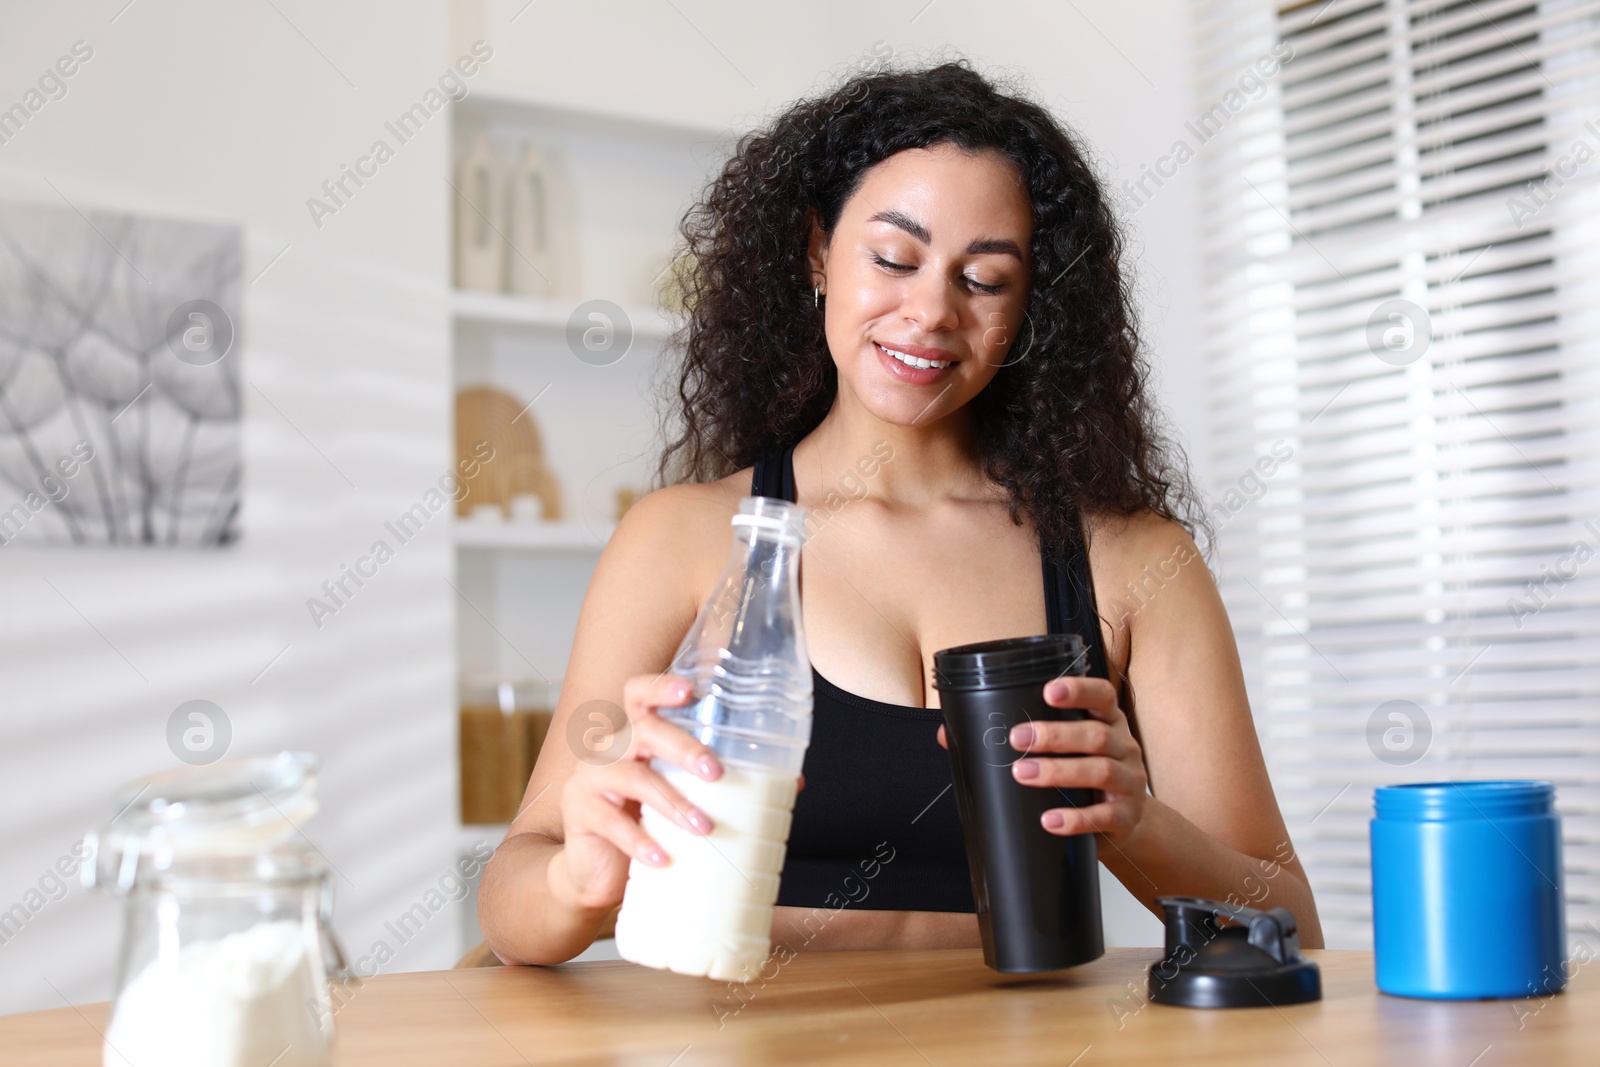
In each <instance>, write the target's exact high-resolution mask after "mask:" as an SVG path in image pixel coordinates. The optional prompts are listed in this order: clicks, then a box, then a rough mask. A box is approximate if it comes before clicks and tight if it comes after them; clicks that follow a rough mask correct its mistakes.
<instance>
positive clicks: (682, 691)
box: [672, 682, 692, 700]
mask: <svg viewBox="0 0 1600 1067" xmlns="http://www.w3.org/2000/svg"><path fill="white" fill-rule="evenodd" d="M690 692H692V690H691V689H690V688H689V683H688V682H679V683H678V684H677V685H675V686H673V687H672V695H673V696H675V697H677V698H678V699H679V700H683V699H684V698H685V697H687V696H688V695H689V694H690Z"/></svg>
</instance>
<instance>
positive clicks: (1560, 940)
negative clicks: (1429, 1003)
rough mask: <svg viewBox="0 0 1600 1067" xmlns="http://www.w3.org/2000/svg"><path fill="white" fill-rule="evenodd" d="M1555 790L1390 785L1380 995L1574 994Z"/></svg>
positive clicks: (1378, 871) (1379, 898) (1378, 922)
mask: <svg viewBox="0 0 1600 1067" xmlns="http://www.w3.org/2000/svg"><path fill="white" fill-rule="evenodd" d="M1554 801H1555V786H1554V785H1552V784H1551V783H1549V782H1430V783H1422V784H1418V785H1396V786H1383V787H1381V788H1379V789H1378V790H1377V791H1376V794H1375V796H1374V806H1375V807H1376V810H1377V817H1376V818H1374V819H1373V820H1372V827H1371V833H1372V926H1373V948H1374V950H1375V955H1376V962H1377V978H1378V988H1379V989H1381V990H1383V991H1384V992H1385V993H1393V994H1395V995H1397V996H1405V997H1429V998H1434V999H1442V1000H1470V999H1476V998H1481V997H1527V996H1545V995H1548V994H1550V993H1554V992H1556V991H1557V990H1559V989H1561V988H1562V987H1563V986H1564V985H1565V984H1566V968H1565V959H1566V951H1565V942H1566V921H1565V912H1564V905H1563V902H1562V882H1561V820H1560V817H1559V816H1558V815H1556V813H1555V809H1554Z"/></svg>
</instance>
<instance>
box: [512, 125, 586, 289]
mask: <svg viewBox="0 0 1600 1067" xmlns="http://www.w3.org/2000/svg"><path fill="white" fill-rule="evenodd" d="M561 190H562V187H561V183H560V180H559V176H558V175H557V174H556V173H555V170H554V168H553V167H552V166H551V164H550V161H549V160H548V159H547V158H546V156H545V154H544V152H543V151H541V150H540V148H539V143H538V142H537V141H534V140H531V139H530V140H527V141H524V142H523V145H522V152H521V154H520V155H519V156H518V157H517V162H516V164H515V165H514V166H513V167H512V168H511V170H510V171H509V172H508V177H507V180H506V236H507V238H508V240H509V245H508V247H507V248H506V257H505V289H506V292H508V293H515V294H517V295H519V296H536V297H550V296H555V295H557V294H558V293H560V292H562V289H563V284H562V273H563V271H562V264H561V257H560V253H559V251H558V245H557V241H556V228H557V226H558V220H559V219H561V218H562V217H563V216H565V217H570V216H571V212H570V211H568V212H562V211H559V210H558V202H559V201H560V200H562V199H564V198H563V197H562V196H561Z"/></svg>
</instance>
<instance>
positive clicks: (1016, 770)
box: [1011, 759, 1039, 778]
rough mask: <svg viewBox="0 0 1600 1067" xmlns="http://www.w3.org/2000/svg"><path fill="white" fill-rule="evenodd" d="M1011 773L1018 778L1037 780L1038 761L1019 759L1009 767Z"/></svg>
mask: <svg viewBox="0 0 1600 1067" xmlns="http://www.w3.org/2000/svg"><path fill="white" fill-rule="evenodd" d="M1011 773H1012V774H1014V775H1016V776H1017V777H1018V778H1037V777H1039V761H1038V760H1034V759H1019V760H1017V762H1015V763H1013V764H1012V765H1011Z"/></svg>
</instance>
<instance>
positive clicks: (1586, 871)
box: [1174, 0, 1600, 948]
mask: <svg viewBox="0 0 1600 1067" xmlns="http://www.w3.org/2000/svg"><path fill="white" fill-rule="evenodd" d="M1196 26H1197V34H1198V37H1197V41H1196V45H1197V48H1198V50H1199V54H1198V67H1199V79H1200V81H1199V86H1198V89H1199V93H1200V98H1199V105H1198V109H1197V110H1198V116H1197V118H1196V120H1195V122H1193V123H1190V124H1188V126H1187V127H1186V132H1187V133H1189V134H1190V136H1188V137H1187V138H1186V140H1187V141H1188V142H1189V144H1191V145H1193V144H1194V142H1195V141H1196V140H1200V141H1201V143H1200V144H1198V145H1196V146H1194V149H1193V152H1194V155H1195V157H1196V163H1195V165H1196V167H1197V173H1198V176H1199V182H1200V189H1201V193H1200V196H1201V205H1202V207H1201V210H1202V229H1203V238H1202V241H1203V256H1204V272H1205V279H1206V281H1205V284H1206V290H1207V291H1206V297H1207V299H1206V308H1207V311H1206V321H1205V326H1206V339H1205V352H1206V360H1207V369H1208V374H1209V384H1208V401H1209V404H1210V410H1211V417H1212V425H1213V427H1214V428H1215V429H1214V432H1213V435H1212V449H1211V454H1210V457H1209V458H1210V464H1211V468H1210V469H1211V471H1212V473H1213V475H1214V478H1215V486H1214V488H1215V491H1214V493H1213V507H1212V520H1213V523H1214V524H1215V525H1216V527H1217V531H1218V532H1217V545H1216V552H1215V555H1214V565H1215V567H1216V570H1217V576H1218V582H1219V585H1220V586H1221V589H1222V593H1223V597H1224V600H1225V602H1226V603H1227V606H1228V610H1229V613H1230V615H1231V617H1232V620H1233V625H1234V628H1235V631H1236V636H1237V639H1238V642H1239V649H1240V653H1241V656H1242V658H1243V661H1244V666H1245V672H1246V679H1247V684H1248V687H1249V691H1250V698H1251V705H1252V707H1253V709H1254V713H1255V716H1256V721H1257V726H1258V730H1259V732H1260V734H1261V737H1262V742H1263V746H1264V748H1265V751H1266V754H1267V760H1268V766H1269V768H1270V770H1271V773H1272V777H1273V781H1274V784H1275V786H1276V789H1277V793H1278V799H1279V802H1280V804H1281V805H1282V806H1283V809H1284V815H1285V817H1286V819H1287V820H1288V822H1289V829H1290V832H1291V834H1292V835H1293V837H1294V841H1295V844H1296V847H1297V849H1298V851H1299V853H1300V855H1301V856H1302V858H1303V860H1304V862H1305V864H1306V867H1307V870H1308V873H1309V875H1310V877H1311V881H1312V885H1313V888H1314V889H1315V891H1316V895H1317V900H1318V905H1319V909H1320V912H1321V916H1322V921H1323V925H1324V927H1325V929H1326V932H1327V934H1328V938H1329V944H1330V945H1331V946H1334V947H1347V948H1358V947H1368V946H1370V945H1371V902H1370V895H1369V893H1370V879H1369V873H1368V846H1367V821H1368V819H1369V818H1370V817H1371V799H1372V790H1373V787H1374V786H1376V785H1380V784H1389V783H1396V782H1408V781H1431V780H1443V779H1461V778H1473V779H1487V778H1543V779H1549V780H1552V781H1554V782H1555V783H1556V785H1557V806H1558V810H1559V811H1560V813H1561V815H1562V820H1563V832H1564V849H1565V860H1566V883H1565V889H1566V899H1567V919H1568V924H1569V930H1570V932H1571V934H1572V935H1573V936H1574V937H1577V936H1579V935H1580V933H1581V932H1582V931H1584V930H1589V931H1591V932H1593V931H1594V930H1595V927H1594V926H1592V925H1590V924H1600V351H1597V348H1600V0H1547V2H1538V0H1465V2H1451V0H1334V2H1332V3H1329V2H1327V0H1316V2H1314V3H1293V4H1290V3H1281V2H1280V3H1276V4H1274V3H1272V2H1271V0H1200V2H1199V3H1198V5H1197V14H1196ZM1275 49H1276V52H1275V51H1274V50H1275ZM1291 49H1292V52H1291ZM1275 55H1276V56H1283V55H1287V56H1288V58H1287V59H1286V60H1285V61H1283V62H1281V63H1277V64H1273V63H1267V64H1264V65H1263V64H1261V63H1260V61H1261V60H1262V59H1263V57H1265V58H1267V59H1269V60H1270V59H1272V58H1274V56H1275ZM1264 71H1270V74H1264V73H1263V72H1264ZM1251 74H1253V75H1254V76H1253V77H1250V76H1249V75H1251ZM1202 138H1203V139H1202ZM1174 147H1175V148H1176V147H1177V146H1174ZM1180 161H1181V157H1180ZM1269 455H1270V456H1272V457H1273V460H1272V461H1270V462H1264V463H1262V465H1261V466H1260V467H1257V466H1256V465H1255V464H1256V462H1257V460H1258V459H1260V458H1261V457H1266V456H1269ZM1285 455H1287V457H1288V458H1287V459H1286V460H1283V459H1282V457H1283V456H1285ZM1587 939H1588V940H1589V941H1590V942H1591V943H1592V942H1594V941H1595V938H1594V937H1588V938H1587Z"/></svg>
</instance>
